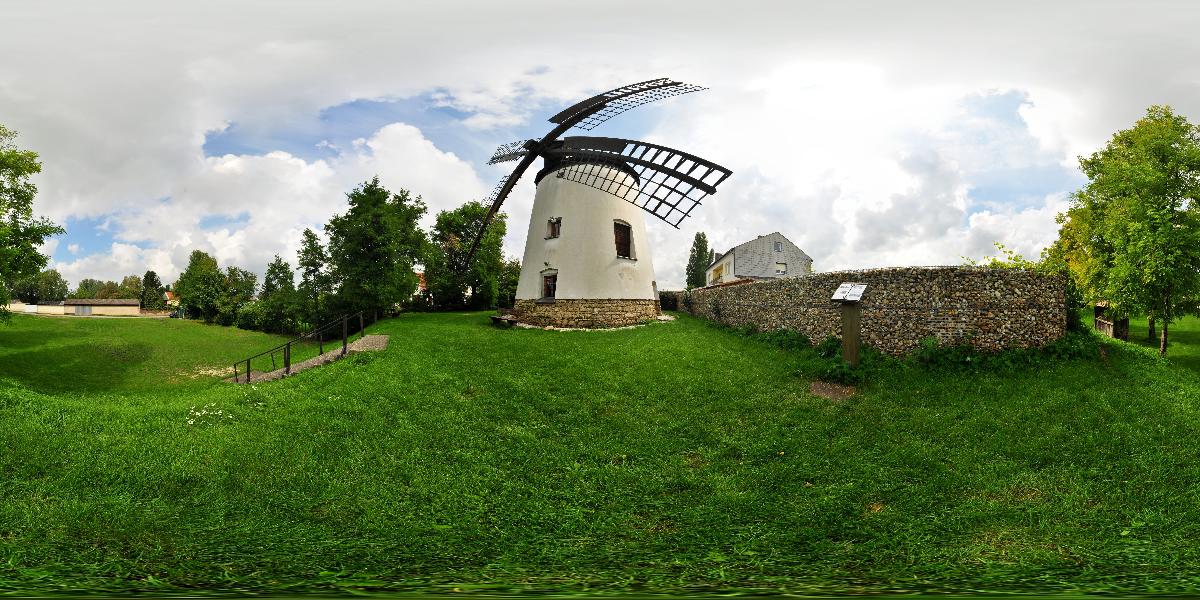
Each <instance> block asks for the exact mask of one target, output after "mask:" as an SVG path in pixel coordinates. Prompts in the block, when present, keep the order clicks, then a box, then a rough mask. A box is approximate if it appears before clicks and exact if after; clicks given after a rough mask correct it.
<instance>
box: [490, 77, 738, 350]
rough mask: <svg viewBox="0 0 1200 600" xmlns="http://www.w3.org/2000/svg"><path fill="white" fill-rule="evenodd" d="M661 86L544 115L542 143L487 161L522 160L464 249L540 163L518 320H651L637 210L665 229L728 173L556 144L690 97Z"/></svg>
mask: <svg viewBox="0 0 1200 600" xmlns="http://www.w3.org/2000/svg"><path fill="white" fill-rule="evenodd" d="M700 89H703V88H699V87H696V86H692V85H687V84H683V83H679V82H675V81H671V80H669V79H656V80H652V81H646V82H642V83H637V84H633V85H629V86H625V87H622V88H617V89H615V90H612V91H609V92H605V93H603V94H599V95H597V96H593V97H591V98H588V99H587V100H584V101H582V102H580V103H578V104H575V105H574V106H571V107H570V108H567V109H566V110H564V111H562V112H560V113H559V114H557V115H555V116H554V117H551V118H550V122H551V123H555V124H557V127H555V128H554V129H553V130H552V131H551V132H550V133H549V134H547V135H546V136H545V137H544V138H542V139H541V140H527V141H522V142H516V143H513V144H507V145H504V146H501V147H500V148H499V149H498V150H497V151H496V154H495V156H493V157H492V160H491V161H490V162H489V164H496V163H500V162H506V161H510V160H517V159H521V162H520V163H519V164H518V165H517V167H516V169H514V170H513V172H512V174H510V175H508V176H507V177H505V178H504V179H503V180H502V181H501V182H500V183H499V184H498V185H497V186H496V189H495V190H494V192H493V194H492V196H493V197H492V206H491V209H490V210H489V212H488V215H487V217H486V218H485V220H484V223H483V226H482V227H481V228H480V231H479V233H478V235H477V236H476V238H475V242H474V243H473V244H472V246H471V251H470V253H469V254H468V257H467V264H469V263H470V257H471V256H473V255H474V253H475V250H476V249H477V247H478V245H479V242H480V240H481V239H482V238H483V234H484V232H485V231H486V229H487V226H488V224H489V223H490V222H491V220H492V217H493V216H494V215H495V214H496V212H497V211H498V210H499V209H500V205H501V204H502V203H503V202H504V199H505V198H506V197H507V196H508V194H509V192H510V191H512V188H513V186H514V185H515V184H516V181H517V180H518V179H519V178H520V177H521V175H522V174H524V172H525V171H526V170H527V169H528V168H529V166H530V165H531V164H532V163H533V161H534V159H536V158H537V157H539V156H541V157H542V158H543V160H544V161H545V166H544V167H543V168H542V170H541V171H539V172H538V173H537V176H536V178H535V181H536V183H537V192H536V195H535V196H534V201H533V214H532V215H531V216H530V220H529V229H528V235H527V236H526V240H525V254H524V257H523V260H522V262H521V277H520V281H519V283H518V286H517V301H516V306H515V307H514V309H513V311H512V312H513V314H514V315H515V316H516V317H517V318H518V319H519V320H520V321H523V322H527V323H531V324H535V325H554V326H560V327H618V326H622V325H631V324H634V323H639V322H642V321H646V320H648V319H653V318H654V317H655V316H656V315H658V314H659V306H658V293H657V289H656V286H655V281H654V265H653V261H652V260H651V253H650V245H649V241H648V239H647V237H646V223H645V219H644V214H645V213H647V212H648V213H650V214H652V215H654V216H656V217H658V218H660V219H662V220H663V221H665V222H667V223H668V224H670V225H672V226H673V227H676V228H678V227H679V223H680V221H682V220H683V219H684V218H685V217H687V216H688V214H689V213H690V212H691V211H692V209H694V208H695V207H696V206H697V205H698V204H699V203H700V201H701V200H702V199H704V198H705V197H707V196H708V195H709V194H712V193H715V192H716V186H717V185H719V184H720V183H721V182H722V181H724V180H725V179H726V178H728V177H729V175H730V171H729V170H728V169H725V168H724V167H721V166H719V165H717V164H715V163H712V162H709V161H706V160H704V159H701V158H698V157H696V156H692V155H690V154H686V153H684V152H680V151H678V150H674V149H671V148H667V147H665V146H659V145H655V144H648V143H645V142H639V141H634V140H624V139H618V138H602V137H567V138H562V139H559V136H560V135H562V134H563V133H564V132H565V131H567V130H568V129H570V128H571V127H578V128H580V129H584V130H591V129H592V128H594V127H596V126H597V125H599V124H600V123H603V122H604V121H606V120H608V119H609V118H611V117H613V116H615V115H617V114H620V113H622V112H625V111H626V110H629V109H631V108H635V107H637V106H640V105H642V104H645V103H647V102H651V101H654V100H658V99H661V98H667V97H670V96H675V95H679V94H684V93H688V92H693V91H697V90H700Z"/></svg>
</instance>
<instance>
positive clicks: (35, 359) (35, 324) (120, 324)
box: [0, 315, 317, 393]
mask: <svg viewBox="0 0 1200 600" xmlns="http://www.w3.org/2000/svg"><path fill="white" fill-rule="evenodd" d="M12 319H13V322H12V324H11V325H3V324H0V379H10V380H13V381H15V382H18V383H20V384H21V385H22V386H24V387H27V388H29V389H31V390H35V391H40V392H48V393H63V392H82V393H89V392H108V391H132V390H144V391H157V390H169V389H171V388H173V387H179V386H184V387H188V388H189V389H190V388H194V387H197V386H201V387H204V386H209V385H212V384H213V383H214V382H215V381H216V379H217V378H218V377H217V376H214V375H212V374H204V373H203V372H208V373H216V372H217V370H220V377H231V376H232V375H233V361H235V360H241V359H244V358H246V357H248V356H250V355H252V354H257V353H259V352H262V351H264V350H268V349H270V348H272V347H274V346H277V345H279V344H282V343H283V342H286V341H287V340H288V339H289V338H287V337H282V336H276V335H267V334H263V333H258V332H253V331H245V330H242V329H237V328H233V327H220V326H217V325H204V324H202V323H198V322H195V321H181V320H178V319H135V318H128V319H105V318H91V319H88V318H74V317H35V316H30V315H13V317H12ZM316 354H317V346H316V344H308V343H306V344H300V345H297V346H296V347H295V348H294V349H293V351H292V355H293V360H294V361H295V362H299V361H301V360H304V359H306V358H310V357H312V356H315V355H316ZM282 360H283V355H282V353H276V355H275V361H276V365H277V366H278V367H282V366H283V362H282ZM251 364H252V366H253V368H254V369H255V370H261V371H270V370H272V368H271V357H270V356H265V357H262V358H261V359H256V360H254V361H253V362H252V363H251ZM239 369H240V370H242V371H244V369H245V367H244V366H241V367H239Z"/></svg>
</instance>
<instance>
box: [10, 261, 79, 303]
mask: <svg viewBox="0 0 1200 600" xmlns="http://www.w3.org/2000/svg"><path fill="white" fill-rule="evenodd" d="M67 291H68V287H67V280H65V279H63V276H62V275H61V274H59V272H58V271H56V270H54V269H47V270H45V271H41V272H39V273H38V274H36V275H34V276H32V277H26V278H24V279H22V280H20V281H18V282H16V284H15V285H14V286H13V294H12V295H13V297H15V298H18V299H20V300H23V301H25V302H27V303H29V304H37V303H38V302H56V301H58V300H62V299H64V298H66V297H67Z"/></svg>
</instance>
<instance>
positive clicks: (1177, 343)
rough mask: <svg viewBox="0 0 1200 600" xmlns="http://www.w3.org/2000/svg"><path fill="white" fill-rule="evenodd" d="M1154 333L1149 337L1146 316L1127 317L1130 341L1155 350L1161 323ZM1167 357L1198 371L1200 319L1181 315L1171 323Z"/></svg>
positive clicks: (1160, 333) (1160, 331) (1199, 371)
mask: <svg viewBox="0 0 1200 600" xmlns="http://www.w3.org/2000/svg"><path fill="white" fill-rule="evenodd" d="M1088 322H1089V323H1090V322H1091V321H1090V320H1089V321H1088ZM1154 333H1155V337H1154V339H1153V340H1151V339H1149V335H1148V334H1149V331H1148V330H1147V326H1146V317H1133V318H1130V319H1129V341H1130V342H1133V343H1135V344H1138V345H1139V346H1145V347H1147V348H1153V349H1154V351H1155V352H1157V351H1158V336H1161V335H1162V324H1161V323H1158V324H1157V326H1156V327H1155V328H1154ZM1167 357H1168V358H1169V359H1170V360H1171V362H1173V363H1175V364H1178V365H1180V366H1183V367H1187V368H1189V369H1191V370H1193V371H1195V372H1197V373H1200V319H1198V318H1196V317H1183V318H1182V319H1179V320H1178V321H1175V322H1174V323H1171V328H1170V329H1169V330H1168V331H1167Z"/></svg>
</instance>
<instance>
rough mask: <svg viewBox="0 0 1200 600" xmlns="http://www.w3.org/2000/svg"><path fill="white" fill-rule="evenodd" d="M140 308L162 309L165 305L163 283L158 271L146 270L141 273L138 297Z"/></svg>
mask: <svg viewBox="0 0 1200 600" xmlns="http://www.w3.org/2000/svg"><path fill="white" fill-rule="evenodd" d="M139 300H141V304H142V308H144V309H146V310H162V309H164V308H166V307H167V299H166V298H164V297H163V284H162V281H161V280H160V279H159V278H158V273H155V272H154V271H146V274H145V275H142V294H141V296H140V297H139Z"/></svg>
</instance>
